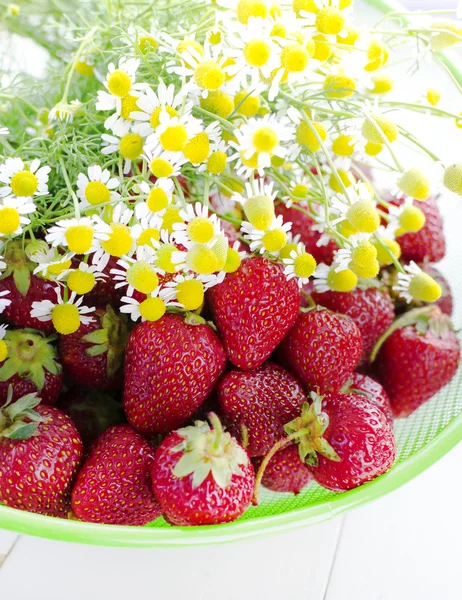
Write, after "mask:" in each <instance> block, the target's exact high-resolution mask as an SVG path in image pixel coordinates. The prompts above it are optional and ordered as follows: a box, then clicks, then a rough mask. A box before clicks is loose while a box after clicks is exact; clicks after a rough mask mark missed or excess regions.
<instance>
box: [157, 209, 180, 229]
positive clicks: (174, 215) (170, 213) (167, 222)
mask: <svg viewBox="0 0 462 600" xmlns="http://www.w3.org/2000/svg"><path fill="white" fill-rule="evenodd" d="M174 223H183V219H182V218H181V217H180V209H179V208H177V207H176V206H171V205H170V206H168V207H167V210H166V211H165V214H164V216H163V218H162V229H166V230H167V231H168V232H169V233H172V231H173V224H174Z"/></svg>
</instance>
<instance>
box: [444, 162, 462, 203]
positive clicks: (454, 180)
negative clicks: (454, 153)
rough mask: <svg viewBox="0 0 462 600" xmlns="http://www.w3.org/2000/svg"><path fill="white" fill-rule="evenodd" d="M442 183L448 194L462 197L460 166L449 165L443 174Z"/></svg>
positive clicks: (461, 170)
mask: <svg viewBox="0 0 462 600" xmlns="http://www.w3.org/2000/svg"><path fill="white" fill-rule="evenodd" d="M443 181H444V185H445V187H446V188H447V189H448V190H449V191H450V192H454V194H458V195H459V196H462V164H460V163H459V164H454V165H450V166H449V167H448V168H447V169H446V171H445V172H444V180H443Z"/></svg>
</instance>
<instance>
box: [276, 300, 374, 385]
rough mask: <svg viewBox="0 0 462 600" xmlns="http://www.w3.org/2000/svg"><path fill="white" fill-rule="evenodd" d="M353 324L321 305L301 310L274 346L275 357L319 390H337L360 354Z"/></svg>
mask: <svg viewBox="0 0 462 600" xmlns="http://www.w3.org/2000/svg"><path fill="white" fill-rule="evenodd" d="M362 349H363V343H362V338H361V332H360V331H359V329H358V326H357V325H356V323H355V322H354V321H353V320H352V319H350V317H347V316H346V315H340V314H337V313H333V312H332V311H330V310H327V309H325V308H315V309H312V310H308V311H302V312H301V313H300V314H299V316H298V318H297V320H296V321H295V325H294V326H293V327H292V329H291V330H290V331H289V333H288V334H287V335H286V337H285V338H284V339H283V341H282V343H281V345H280V346H279V348H278V357H279V360H280V361H281V362H282V364H283V365H285V366H286V367H287V368H288V369H289V370H290V371H292V372H293V373H294V374H295V375H296V376H297V377H298V378H299V379H300V381H302V383H304V384H305V385H307V386H309V387H310V389H312V390H318V391H319V393H324V392H328V391H333V392H335V391H338V390H339V389H340V388H341V387H342V385H343V384H344V383H345V382H346V381H347V379H348V377H349V376H350V375H351V373H352V372H353V370H354V368H355V367H356V365H357V363H358V360H359V359H360V357H361V353H362Z"/></svg>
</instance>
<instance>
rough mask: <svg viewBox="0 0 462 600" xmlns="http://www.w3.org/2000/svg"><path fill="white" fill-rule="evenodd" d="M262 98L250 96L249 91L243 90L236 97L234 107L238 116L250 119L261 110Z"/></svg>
mask: <svg viewBox="0 0 462 600" xmlns="http://www.w3.org/2000/svg"><path fill="white" fill-rule="evenodd" d="M260 106H261V101H260V96H256V95H252V94H249V92H248V91H247V90H242V91H240V92H238V93H237V94H236V95H235V96H234V107H233V108H235V109H236V112H237V114H238V115H243V116H244V117H247V118H248V119H250V118H251V117H254V116H255V115H256V114H257V113H258V111H259V110H260Z"/></svg>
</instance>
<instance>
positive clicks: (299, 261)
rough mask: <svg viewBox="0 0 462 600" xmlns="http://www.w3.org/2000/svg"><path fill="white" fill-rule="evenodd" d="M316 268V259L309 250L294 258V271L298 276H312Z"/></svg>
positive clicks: (303, 277)
mask: <svg viewBox="0 0 462 600" xmlns="http://www.w3.org/2000/svg"><path fill="white" fill-rule="evenodd" d="M315 270H316V261H315V259H314V257H313V256H312V255H311V254H309V253H308V252H304V253H303V254H299V255H298V256H297V257H296V258H295V260H294V273H295V275H296V276H297V277H300V278H302V279H305V278H307V277H311V275H313V273H314V272H315Z"/></svg>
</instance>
